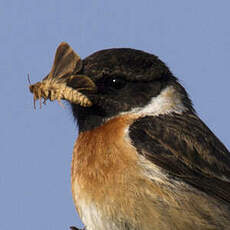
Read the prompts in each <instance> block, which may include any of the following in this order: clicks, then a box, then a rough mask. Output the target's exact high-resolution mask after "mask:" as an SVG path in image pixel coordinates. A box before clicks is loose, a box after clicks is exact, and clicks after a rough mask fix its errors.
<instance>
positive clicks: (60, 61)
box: [28, 42, 92, 108]
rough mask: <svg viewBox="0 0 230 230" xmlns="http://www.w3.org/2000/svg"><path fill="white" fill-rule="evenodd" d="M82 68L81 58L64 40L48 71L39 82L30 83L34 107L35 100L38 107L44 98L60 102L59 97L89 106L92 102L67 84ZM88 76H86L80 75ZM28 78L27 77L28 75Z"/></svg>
mask: <svg viewBox="0 0 230 230" xmlns="http://www.w3.org/2000/svg"><path fill="white" fill-rule="evenodd" d="M81 68H82V60H81V59H80V57H79V56H78V55H77V54H76V53H75V52H74V51H73V49H72V48H71V47H70V46H69V45H68V44H67V43H65V42H62V43H61V44H60V45H59V46H58V48H57V51H56V54H55V59H54V63H53V66H52V69H51V71H50V73H49V74H48V75H47V76H46V77H45V78H44V79H43V80H42V81H40V82H37V83H35V84H30V86H29V89H30V92H31V93H33V95H34V108H36V105H35V102H36V100H39V101H40V108H41V105H42V102H41V100H42V98H43V99H44V101H43V104H45V103H46V100H48V99H49V100H50V101H54V100H57V101H58V102H59V103H60V104H61V99H64V100H67V101H69V102H71V103H75V104H80V105H81V106H84V107H89V106H91V105H92V102H91V101H90V100H89V99H88V98H87V97H86V96H84V95H83V94H82V93H80V92H79V90H82V89H87V88H80V89H78V90H76V89H73V88H71V87H69V86H68V85H67V83H68V81H71V80H73V79H74V78H76V77H78V76H80V75H76V74H77V73H78V72H79V71H80V70H81ZM81 77H85V78H88V77H86V76H81ZM28 80H29V77H28ZM29 83H30V80H29Z"/></svg>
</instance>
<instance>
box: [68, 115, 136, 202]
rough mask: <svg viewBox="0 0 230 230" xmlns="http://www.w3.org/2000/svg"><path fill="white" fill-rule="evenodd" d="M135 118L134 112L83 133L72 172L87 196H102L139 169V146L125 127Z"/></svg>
mask: <svg viewBox="0 0 230 230" xmlns="http://www.w3.org/2000/svg"><path fill="white" fill-rule="evenodd" d="M133 119H134V117H131V116H122V117H118V118H114V119H113V120H110V121H108V122H107V123H106V124H104V125H103V126H100V127H98V128H95V129H94V130H91V131H86V132H83V133H80V134H79V137H78V139H77V141H76V144H75V146H74V151H73V161H72V172H71V174H72V184H74V182H75V181H76V180H77V184H78V186H79V190H80V193H81V194H82V195H83V194H84V195H83V196H86V197H87V196H90V197H91V196H92V195H93V197H94V199H97V198H98V199H100V196H101V195H102V194H104V193H105V192H110V193H111V191H112V189H111V188H112V187H114V189H115V187H116V186H122V184H123V183H124V181H126V179H127V177H129V176H133V175H132V174H136V173H137V172H136V170H137V166H136V162H137V154H136V150H135V148H134V147H133V146H132V145H131V144H130V143H129V140H128V138H127V137H125V135H126V132H125V129H126V128H128V126H129V125H130V124H131V123H132V122H133ZM115 190H116V189H115ZM114 192H115V191H114ZM73 193H74V188H73ZM81 194H79V196H81ZM111 195H112V194H111Z"/></svg>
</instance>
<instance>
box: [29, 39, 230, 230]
mask: <svg viewBox="0 0 230 230" xmlns="http://www.w3.org/2000/svg"><path fill="white" fill-rule="evenodd" d="M43 82H44V84H43V83H42V84H43V85H44V87H41V85H42V84H39V85H31V86H30V90H31V92H32V93H34V99H35V100H36V99H41V98H42V97H43V98H44V99H45V100H46V99H51V100H59V99H65V100H67V101H69V103H70V105H71V109H72V113H73V116H74V118H75V119H76V122H77V125H78V128H79V135H78V138H77V140H76V142H75V144H74V149H73V158H72V167H71V183H72V195H73V200H74V203H75V206H76V209H77V212H78V214H79V216H80V218H81V220H82V222H83V224H84V226H85V229H86V230H169V229H170V230H171V229H172V230H174V229H175V230H207V229H208V230H214V229H222V230H226V229H230V153H229V151H228V149H227V148H226V147H225V146H224V144H223V143H222V142H221V141H220V140H219V139H218V138H217V137H216V136H215V134H214V133H213V132H212V131H211V130H210V129H209V128H208V127H207V126H206V124H205V123H204V122H203V121H202V120H201V119H200V118H199V116H198V114H197V113H196V111H195V109H194V106H193V104H192V101H191V99H190V97H189V95H188V93H187V91H186V89H185V88H184V87H183V86H182V84H181V83H180V82H179V80H178V79H177V78H176V76H174V75H173V73H172V72H171V70H170V69H169V68H168V67H167V66H166V64H165V63H164V62H163V61H161V60H160V59H159V58H158V57H157V56H155V55H153V54H150V53H147V52H144V51H141V50H136V49H131V48H111V49H105V50H100V51H97V52H95V53H93V54H91V55H89V56H88V57H86V58H85V59H83V60H81V59H80V57H79V56H78V55H77V54H76V53H75V52H74V51H73V49H72V48H71V47H70V46H69V45H68V44H67V43H64V42H63V43H61V44H60V46H59V47H58V49H57V52H56V56H55V61H54V64H53V67H52V70H51V72H50V73H49V74H48V75H47V76H46V77H45V78H44V79H43ZM47 82H48V83H47ZM51 82H53V83H54V82H55V83H57V86H56V88H57V89H56V88H55V86H54V84H53V83H52V84H53V85H52V84H51ZM58 84H59V85H62V90H58ZM49 85H50V87H49ZM51 85H52V87H53V88H52V87H51ZM39 87H40V88H39ZM38 88H39V90H38ZM54 88H55V89H54ZM67 89H68V90H67ZM67 91H68V92H69V93H68V95H67V93H65V92H67ZM38 92H39V93H38ZM76 93H77V95H78V96H73V95H75V94H76ZM79 93H80V95H81V98H80V99H79ZM51 95H52V96H51ZM74 98H75V99H74ZM72 229H75V228H74V227H72Z"/></svg>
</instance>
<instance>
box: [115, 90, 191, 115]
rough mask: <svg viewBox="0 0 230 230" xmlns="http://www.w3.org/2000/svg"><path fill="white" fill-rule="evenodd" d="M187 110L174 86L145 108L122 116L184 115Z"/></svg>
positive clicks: (136, 109)
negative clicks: (133, 114)
mask: <svg viewBox="0 0 230 230" xmlns="http://www.w3.org/2000/svg"><path fill="white" fill-rule="evenodd" d="M186 110H187V108H186V107H185V106H184V104H183V102H182V100H181V95H180V94H179V93H178V92H177V91H176V89H175V88H174V87H173V86H168V87H166V88H165V89H164V90H162V92H161V93H160V94H159V95H158V96H157V97H154V98H152V100H151V101H150V102H149V103H148V104H147V105H146V106H144V107H137V108H134V109H132V110H131V111H128V112H124V113H121V114H120V115H122V114H132V113H135V114H140V115H152V116H158V115H161V114H169V113H173V112H174V113H178V114H182V113H183V112H184V111H186Z"/></svg>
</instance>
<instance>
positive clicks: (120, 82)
mask: <svg viewBox="0 0 230 230" xmlns="http://www.w3.org/2000/svg"><path fill="white" fill-rule="evenodd" d="M125 84H126V80H125V79H123V78H121V77H108V78H107V79H106V81H105V86H106V87H110V88H114V89H121V88H123V87H124V86H125Z"/></svg>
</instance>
